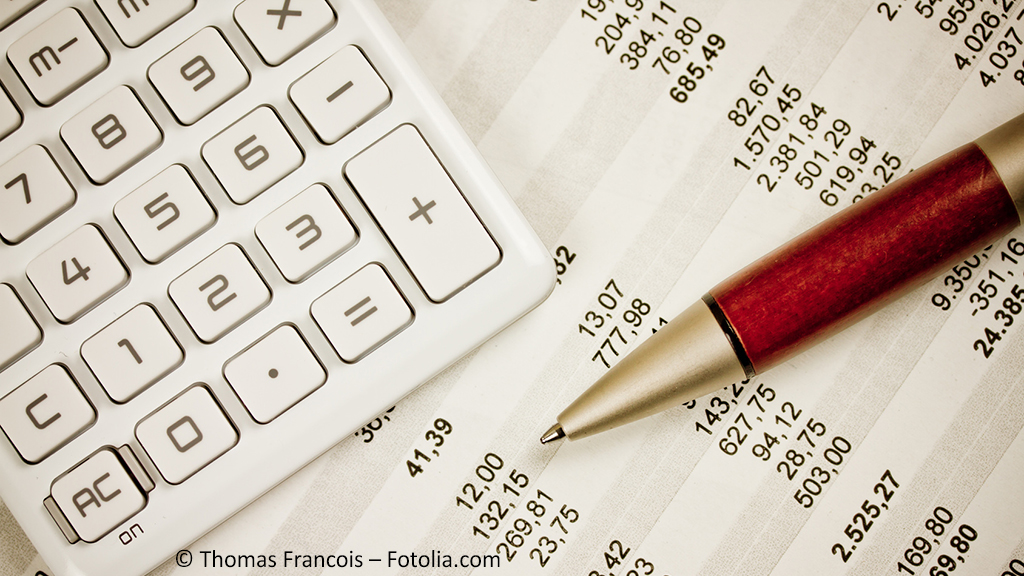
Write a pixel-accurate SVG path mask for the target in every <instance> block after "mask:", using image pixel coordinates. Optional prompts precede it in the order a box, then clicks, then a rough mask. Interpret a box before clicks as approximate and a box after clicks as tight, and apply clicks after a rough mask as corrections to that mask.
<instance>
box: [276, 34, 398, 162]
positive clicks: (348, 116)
mask: <svg viewBox="0 0 1024 576" xmlns="http://www.w3.org/2000/svg"><path fill="white" fill-rule="evenodd" d="M288 97H289V98H291V100H292V102H294V103H295V107H296V108H298V110H299V112H300V113H301V114H302V117H303V118H305V119H306V122H307V123H309V125H310V127H311V128H312V129H313V131H314V132H315V133H316V135H317V137H318V138H320V140H322V141H323V142H324V143H326V144H333V143H335V142H337V141H338V140H340V139H341V138H342V136H344V135H346V134H348V133H349V132H351V131H352V130H355V128H356V127H357V126H359V125H360V124H362V123H364V122H366V121H367V120H369V119H370V118H372V117H373V116H374V115H375V114H377V113H378V112H380V111H381V110H383V109H384V108H385V107H386V106H387V105H388V103H389V102H391V90H390V89H388V86H387V84H385V83H384V81H383V80H381V78H380V76H379V75H378V74H377V71H376V70H374V69H373V66H371V65H370V63H369V62H368V61H367V60H366V56H364V55H363V52H362V51H361V50H360V49H359V48H356V47H355V46H346V47H344V48H342V49H341V50H339V51H338V52H336V53H335V54H334V55H333V56H331V57H330V58H328V59H327V60H325V61H323V62H322V63H321V64H320V65H319V66H317V67H316V68H313V69H312V70H310V71H309V72H308V73H307V74H306V75H305V76H303V77H302V78H299V79H298V80H296V81H295V83H294V84H292V86H291V88H289V89H288Z"/></svg>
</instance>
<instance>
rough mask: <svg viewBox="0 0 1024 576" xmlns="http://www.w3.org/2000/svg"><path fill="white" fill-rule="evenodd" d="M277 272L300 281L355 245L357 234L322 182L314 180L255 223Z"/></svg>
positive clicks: (291, 279)
mask: <svg viewBox="0 0 1024 576" xmlns="http://www.w3.org/2000/svg"><path fill="white" fill-rule="evenodd" d="M256 237H257V238H259V241H260V242H261V243H262V244H263V247H264V248H266V249H267V252H268V253H269V254H270V257H271V258H272V259H273V260H274V263H275V264H276V265H277V268H278V269H279V270H280V271H281V274H282V275H283V276H284V277H285V278H287V279H288V280H289V281H291V282H300V281H302V280H303V279H305V278H306V277H307V276H309V275H310V274H311V273H312V272H313V271H314V270H317V269H318V268H320V267H321V266H323V265H324V264H326V263H327V262H328V261H330V260H331V259H333V258H334V257H336V256H337V255H339V254H341V253H342V252H344V251H345V250H348V249H349V248H351V247H352V246H353V245H355V243H356V240H357V239H358V236H357V235H356V229H355V228H354V227H352V224H351V223H350V222H349V220H348V218H347V217H346V216H345V213H344V212H342V210H341V207H340V206H338V203H337V201H335V199H334V197H333V196H331V193H330V192H329V191H328V190H327V187H326V186H324V185H323V184H314V185H312V186H310V187H309V188H306V189H305V190H304V191H302V192H301V193H300V194H299V195H298V196H296V197H295V198H292V199H291V200H289V201H288V202H287V203H285V205H284V206H281V207H280V208H278V209H277V210H274V211H273V212H271V213H270V214H269V215H268V216H267V217H265V218H264V219H263V220H260V221H259V223H258V224H256Z"/></svg>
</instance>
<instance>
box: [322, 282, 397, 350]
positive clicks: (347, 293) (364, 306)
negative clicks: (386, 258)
mask: <svg viewBox="0 0 1024 576" xmlns="http://www.w3.org/2000/svg"><path fill="white" fill-rule="evenodd" d="M310 312H311V313H312V316H313V319H314V320H315V321H316V323H317V325H319V326H320V329H321V330H322V331H323V333H324V335H326V336H327V339H328V340H330V342H331V345H332V346H334V350H335V351H336V352H337V353H338V356H340V357H341V359H342V360H344V361H345V362H349V363H352V362H356V361H358V360H360V359H361V358H363V357H364V356H366V355H367V354H369V353H370V352H371V351H373V350H374V349H376V348H377V347H378V346H380V345H381V344H383V343H384V342H386V341H387V340H389V339H390V338H391V337H392V336H394V335H395V334H398V333H399V332H401V331H402V330H403V329H404V328H405V327H406V326H408V325H409V324H411V323H412V320H413V314H412V309H411V308H410V307H409V304H408V303H407V302H406V301H405V298H404V297H403V296H402V294H401V292H399V291H398V288H397V287H395V285H394V283H393V282H392V281H391V278H390V277H388V274H387V272H385V271H384V268H383V267H381V266H380V265H379V264H369V265H367V266H364V267H363V268H361V269H360V270H359V271H358V272H356V273H355V274H353V275H352V276H349V277H348V278H346V279H345V280H343V281H342V282H341V284H338V285H337V286H335V287H334V288H331V290H330V291H328V292H327V293H326V294H324V295H323V296H321V297H320V298H317V299H316V300H314V301H313V305H312V306H311V307H310Z"/></svg>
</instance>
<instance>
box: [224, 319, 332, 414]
mask: <svg viewBox="0 0 1024 576" xmlns="http://www.w3.org/2000/svg"><path fill="white" fill-rule="evenodd" d="M224 377H225V379H227V381H228V384H230V385H231V388H233V389H234V391H235V394H238V397H239V398H240V399H241V400H242V404H244V405H245V409H246V410H248V411H249V414H250V415H252V417H253V420H256V421H257V422H259V423H260V424H267V423H269V422H270V421H271V420H273V419H274V418H277V417H278V416H280V415H281V414H282V413H284V411H285V410H287V409H289V408H291V407H292V406H294V405H295V404H297V403H298V402H299V401H300V400H302V399H303V398H305V397H306V396H309V394H310V393H312V392H313V391H314V390H316V389H317V388H319V387H321V386H323V384H324V382H326V381H327V372H326V371H325V370H324V368H323V366H321V365H320V362H319V361H318V360H317V359H316V356H314V355H313V352H311V351H310V349H309V346H308V345H307V344H306V342H305V341H304V340H303V339H302V336H301V335H300V334H299V331H298V330H297V329H296V328H295V327H294V326H291V325H287V324H286V325H283V326H279V327H277V328H276V329H274V331H273V332H271V333H270V334H267V335H266V336H264V337H263V338H261V339H260V340H259V341H258V342H256V343H255V344H253V345H252V346H250V347H249V348H247V349H246V350H245V351H243V352H242V353H241V354H239V355H238V356H235V357H234V358H232V359H231V360H229V361H228V362H227V364H225V365H224Z"/></svg>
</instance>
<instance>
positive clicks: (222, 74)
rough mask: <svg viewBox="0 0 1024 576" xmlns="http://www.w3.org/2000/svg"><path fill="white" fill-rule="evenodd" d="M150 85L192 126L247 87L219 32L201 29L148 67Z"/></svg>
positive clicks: (243, 72) (242, 68)
mask: <svg viewBox="0 0 1024 576" xmlns="http://www.w3.org/2000/svg"><path fill="white" fill-rule="evenodd" d="M149 81H150V82H152V83H153V86H154V87H156V90H157V92H159V93H160V96H161V97H162V98H163V99H164V101H165V102H167V106H168V107H169V108H170V109H171V112H173V113H174V117H175V118H177V119H178V122H181V123H182V124H186V125H188V124H193V123H195V122H196V121H197V120H199V119H200V118H202V117H203V116H205V115H206V114H207V113H208V112H210V111H211V110H213V109H214V108H216V107H217V106H220V105H221V104H223V103H224V102H226V101H227V100H228V99H229V98H231V97H232V96H234V95H235V94H238V93H239V92H241V91H242V89H243V88H245V87H246V86H247V85H248V84H249V71H248V70H246V69H245V66H243V65H242V63H241V62H240V61H239V60H238V56H236V55H235V52H234V51H233V50H232V49H231V47H230V46H228V43H227V42H226V41H224V37H223V36H222V35H221V33H220V31H219V30H217V29H216V28H213V27H207V28H203V29H202V30H200V31H199V32H196V34H195V35H194V36H192V37H191V38H189V39H188V40H185V41H184V42H182V43H181V45H179V46H178V47H177V48H175V49H174V50H171V51H170V52H168V53H167V54H166V55H165V56H164V57H163V58H160V59H159V60H157V61H156V62H154V63H153V65H152V66H150V67H149Z"/></svg>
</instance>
